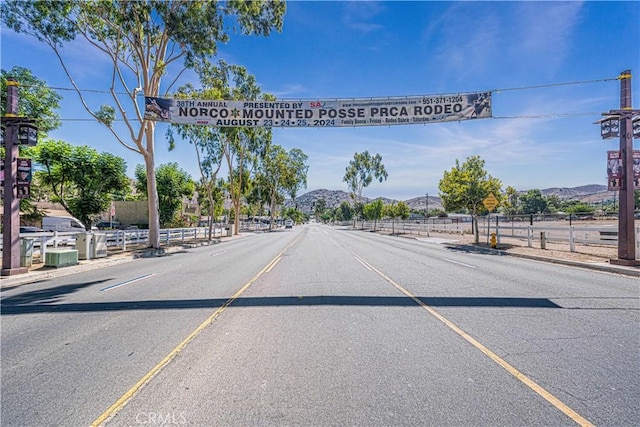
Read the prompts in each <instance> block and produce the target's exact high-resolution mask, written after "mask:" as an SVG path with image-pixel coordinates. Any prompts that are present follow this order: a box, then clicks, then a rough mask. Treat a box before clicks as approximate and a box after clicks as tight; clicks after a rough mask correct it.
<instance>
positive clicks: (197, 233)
mask: <svg viewBox="0 0 640 427" xmlns="http://www.w3.org/2000/svg"><path fill="white" fill-rule="evenodd" d="M231 230H232V226H231V225H228V226H223V227H220V226H217V227H215V228H214V229H213V231H212V238H218V237H222V236H229V235H230V233H231ZM94 233H95V234H104V235H106V236H107V239H106V240H107V247H118V248H120V249H122V250H126V248H127V245H133V244H146V243H148V242H149V230H102V231H94ZM78 234H79V233H76V232H59V231H51V232H41V233H21V234H20V239H32V240H33V248H34V250H38V251H39V252H40V256H41V257H42V259H44V257H45V253H46V251H47V248H57V247H60V246H75V245H76V239H77V236H78ZM208 235H209V228H208V227H193V228H169V229H162V230H160V242H161V244H168V243H170V242H177V241H178V242H185V241H188V240H197V239H206V238H207V237H208ZM2 242H3V241H2V237H1V235H0V249H1V247H2Z"/></svg>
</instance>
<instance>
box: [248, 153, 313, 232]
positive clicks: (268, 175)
mask: <svg viewBox="0 0 640 427" xmlns="http://www.w3.org/2000/svg"><path fill="white" fill-rule="evenodd" d="M307 158H308V157H307V155H306V154H304V153H303V152H302V150H300V149H297V148H294V149H292V150H290V151H289V152H287V151H286V150H285V149H284V148H282V147H281V146H279V145H269V146H268V147H267V149H266V153H265V155H264V157H262V158H261V160H260V162H259V165H258V171H259V175H260V179H258V181H260V182H261V183H263V185H262V188H264V190H263V191H266V192H267V194H268V200H269V206H270V210H271V212H272V213H273V212H275V211H276V203H277V202H278V200H283V199H284V195H285V194H288V195H291V198H292V199H295V193H296V192H297V189H298V188H300V186H305V187H306V183H307V170H308V168H309V167H308V166H307V164H306V162H307ZM270 227H271V228H272V227H273V215H272V216H271V225H270Z"/></svg>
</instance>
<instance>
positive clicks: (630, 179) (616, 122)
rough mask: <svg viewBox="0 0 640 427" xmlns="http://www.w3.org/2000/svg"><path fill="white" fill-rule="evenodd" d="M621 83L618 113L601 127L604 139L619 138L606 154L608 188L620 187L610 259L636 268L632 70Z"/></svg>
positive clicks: (636, 115) (637, 113)
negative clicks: (614, 248) (613, 255)
mask: <svg viewBox="0 0 640 427" xmlns="http://www.w3.org/2000/svg"><path fill="white" fill-rule="evenodd" d="M618 79H619V80H620V109H619V110H611V111H609V112H608V113H605V114H604V115H605V116H606V117H604V118H603V119H601V120H598V121H597V122H596V123H599V124H600V134H601V136H602V138H603V139H609V138H616V137H619V138H620V151H619V154H618V153H615V154H609V156H608V157H609V160H608V161H609V162H610V165H611V169H612V172H611V175H612V178H611V179H610V182H609V186H610V187H611V186H612V184H613V186H616V187H617V186H619V190H618V191H619V195H620V196H619V206H620V209H619V211H618V258H617V259H611V260H610V262H611V264H618V265H628V266H639V265H640V260H636V244H635V232H634V217H633V213H634V198H633V193H634V187H635V186H634V159H633V138H639V137H640V132H638V133H636V129H637V127H636V122H638V121H640V110H634V109H633V108H632V106H631V70H625V71H623V72H622V73H621V74H620V76H619V77H618ZM614 160H619V164H618V165H617V166H619V169H616V170H615V171H614V170H613V166H614V162H613V161H614Z"/></svg>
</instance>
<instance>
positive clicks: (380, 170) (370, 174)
mask: <svg viewBox="0 0 640 427" xmlns="http://www.w3.org/2000/svg"><path fill="white" fill-rule="evenodd" d="M388 176H389V174H388V173H387V170H386V169H385V167H384V165H383V164H382V156H381V155H380V154H376V155H373V156H372V155H371V154H369V151H363V152H362V153H355V154H354V155H353V160H351V161H350V162H349V166H347V168H346V170H345V174H344V177H343V178H342V181H343V182H346V183H347V187H348V188H349V191H350V192H351V196H352V198H354V199H355V202H356V203H362V190H363V189H364V188H365V187H368V186H369V184H371V182H372V181H373V178H375V179H376V180H378V181H379V182H382V181H384V180H386V179H387V178H388Z"/></svg>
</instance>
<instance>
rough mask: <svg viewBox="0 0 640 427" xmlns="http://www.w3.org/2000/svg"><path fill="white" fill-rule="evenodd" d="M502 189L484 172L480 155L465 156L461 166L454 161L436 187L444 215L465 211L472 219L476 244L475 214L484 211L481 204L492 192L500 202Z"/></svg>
mask: <svg viewBox="0 0 640 427" xmlns="http://www.w3.org/2000/svg"><path fill="white" fill-rule="evenodd" d="M501 186H502V184H501V182H500V180H499V179H497V178H494V177H492V176H491V175H489V174H488V173H487V171H486V170H485V169H484V160H482V159H481V158H480V156H471V157H467V159H466V160H465V162H464V163H463V164H462V165H460V162H459V161H458V160H456V165H455V166H454V167H453V168H452V169H451V170H450V171H445V172H444V176H443V177H442V179H441V180H440V183H439V184H438V188H439V189H440V198H441V199H442V205H443V207H444V209H445V210H446V211H447V212H454V211H456V210H459V209H466V210H467V211H468V212H469V214H470V215H471V217H472V218H473V222H474V227H473V231H474V236H475V242H476V243H478V242H479V241H480V234H479V230H478V215H479V214H480V213H483V212H486V208H485V207H484V204H483V201H484V199H486V198H487V197H488V196H489V194H491V193H493V195H494V196H495V197H496V198H497V199H498V201H499V200H500V199H499V198H500V197H501V192H500V188H501Z"/></svg>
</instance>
